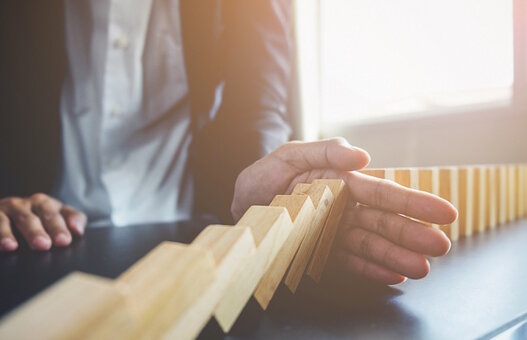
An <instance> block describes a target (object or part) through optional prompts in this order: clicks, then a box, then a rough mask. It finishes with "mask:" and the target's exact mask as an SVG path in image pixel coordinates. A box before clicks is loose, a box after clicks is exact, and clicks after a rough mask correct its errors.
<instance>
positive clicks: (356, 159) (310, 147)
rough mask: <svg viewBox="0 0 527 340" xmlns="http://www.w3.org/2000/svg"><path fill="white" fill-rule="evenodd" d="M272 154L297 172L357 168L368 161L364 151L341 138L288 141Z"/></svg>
mask: <svg viewBox="0 0 527 340" xmlns="http://www.w3.org/2000/svg"><path fill="white" fill-rule="evenodd" d="M273 155H274V156H276V157H278V158H279V159H281V160H282V161H283V162H285V163H287V164H289V165H291V166H292V167H294V168H295V169H296V170H297V172H298V173H301V172H304V171H311V170H314V169H335V170H345V171H351V170H358V169H362V168H364V167H365V166H366V165H368V163H369V162H370V155H369V154H368V153H367V152H366V151H364V150H362V149H360V148H357V147H353V146H351V145H349V144H348V142H347V141H346V140H345V139H343V138H332V139H326V140H321V141H316V142H308V143H306V142H290V143H287V144H284V145H283V146H282V147H280V148H279V149H277V150H276V151H275V152H274V153H273Z"/></svg>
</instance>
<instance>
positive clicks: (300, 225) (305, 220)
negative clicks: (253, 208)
mask: <svg viewBox="0 0 527 340" xmlns="http://www.w3.org/2000/svg"><path fill="white" fill-rule="evenodd" d="M269 206H272V207H284V208H286V209H287V211H288V212H289V216H290V217H291V220H292V221H293V230H292V231H291V233H289V236H288V237H287V240H286V241H285V243H284V245H283V246H282V248H281V249H280V251H279V252H278V254H277V255H276V257H275V259H274V261H273V262H272V264H271V266H270V267H269V269H268V270H267V272H266V273H265V274H264V276H263V277H262V279H261V280H260V283H259V284H258V286H257V287H256V291H255V292H254V297H255V298H256V301H258V303H259V304H260V306H261V307H262V308H263V309H264V310H265V309H267V306H268V305H269V302H270V301H271V299H272V298H273V295H274V293H275V291H276V289H277V288H278V285H279V284H280V282H282V279H283V278H284V276H285V273H286V272H287V268H289V265H290V264H291V262H292V261H293V258H294V256H295V255H296V253H297V251H298V249H299V247H300V244H301V243H302V241H303V240H304V238H305V236H306V233H307V230H308V229H309V226H310V225H311V222H312V221H313V217H314V215H315V207H314V205H313V203H312V201H311V198H310V197H309V196H308V195H277V196H275V197H274V199H273V200H272V202H271V204H270V205H269Z"/></svg>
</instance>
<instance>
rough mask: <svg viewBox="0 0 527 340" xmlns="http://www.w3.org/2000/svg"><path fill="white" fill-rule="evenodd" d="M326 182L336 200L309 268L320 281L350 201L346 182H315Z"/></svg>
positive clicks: (310, 272) (313, 276) (314, 182)
mask: <svg viewBox="0 0 527 340" xmlns="http://www.w3.org/2000/svg"><path fill="white" fill-rule="evenodd" d="M318 183H320V184H324V185H327V186H328V187H329V189H330V190H331V193H332V194H333V197H334V202H333V204H332V205H331V209H330V211H329V215H328V218H327V220H326V223H325V224H324V228H323V229H322V234H321V235H320V239H319V240H318V243H317V246H316V247H315V252H314V253H313V258H312V259H311V262H310V263H309V266H308V268H307V275H309V276H310V277H311V278H312V279H313V280H315V282H319V281H320V278H321V277H322V272H323V271H324V267H325V266H326V262H327V260H328V257H329V253H330V252H331V248H332V246H333V241H334V239H335V236H336V234H337V231H338V228H339V225H340V219H341V218H342V214H343V213H344V209H345V208H346V205H347V203H348V188H347V187H346V183H345V182H344V181H343V180H340V179H317V180H314V181H313V184H318Z"/></svg>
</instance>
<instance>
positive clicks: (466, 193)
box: [458, 167, 474, 236]
mask: <svg viewBox="0 0 527 340" xmlns="http://www.w3.org/2000/svg"><path fill="white" fill-rule="evenodd" d="M458 185H459V186H458V194H459V206H458V213H459V217H458V220H459V235H460V236H470V235H472V230H473V218H474V169H473V168H472V167H461V168H458Z"/></svg>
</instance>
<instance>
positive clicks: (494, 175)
mask: <svg viewBox="0 0 527 340" xmlns="http://www.w3.org/2000/svg"><path fill="white" fill-rule="evenodd" d="M487 184H488V188H489V207H488V212H489V227H490V228H491V229H493V228H496V226H497V225H498V215H499V201H498V199H499V172H498V168H497V167H495V166H490V167H489V174H488V177H487Z"/></svg>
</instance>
